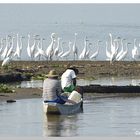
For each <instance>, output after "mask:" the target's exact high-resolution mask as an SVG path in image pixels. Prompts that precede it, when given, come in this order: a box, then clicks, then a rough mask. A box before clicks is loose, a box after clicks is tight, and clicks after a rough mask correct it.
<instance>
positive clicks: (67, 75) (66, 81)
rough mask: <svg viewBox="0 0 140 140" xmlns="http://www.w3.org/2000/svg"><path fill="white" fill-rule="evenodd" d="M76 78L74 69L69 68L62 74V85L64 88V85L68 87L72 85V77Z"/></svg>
mask: <svg viewBox="0 0 140 140" xmlns="http://www.w3.org/2000/svg"><path fill="white" fill-rule="evenodd" d="M74 78H76V74H75V72H74V70H71V69H67V70H66V71H65V72H64V73H63V74H62V76H61V87H62V89H64V87H68V86H70V85H72V84H73V83H72V79H74Z"/></svg>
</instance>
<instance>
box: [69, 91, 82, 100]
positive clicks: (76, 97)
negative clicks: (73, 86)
mask: <svg viewBox="0 0 140 140" xmlns="http://www.w3.org/2000/svg"><path fill="white" fill-rule="evenodd" d="M81 97H82V96H81V94H80V93H78V92H77V91H75V90H74V91H72V93H71V94H70V96H69V98H68V99H69V100H73V101H75V102H76V103H79V102H80V101H81Z"/></svg>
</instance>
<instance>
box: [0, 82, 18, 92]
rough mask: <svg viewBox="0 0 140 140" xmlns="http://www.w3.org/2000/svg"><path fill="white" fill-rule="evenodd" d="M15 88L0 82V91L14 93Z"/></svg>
mask: <svg viewBox="0 0 140 140" xmlns="http://www.w3.org/2000/svg"><path fill="white" fill-rule="evenodd" d="M14 92H15V90H14V89H13V87H11V86H9V85H6V84H0V93H14Z"/></svg>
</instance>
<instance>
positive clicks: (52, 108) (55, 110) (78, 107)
mask: <svg viewBox="0 0 140 140" xmlns="http://www.w3.org/2000/svg"><path fill="white" fill-rule="evenodd" d="M43 110H44V113H45V114H62V115H69V114H76V113H79V112H82V111H83V100H82V99H81V101H80V102H79V103H76V104H70V103H69V104H67V103H66V104H58V103H52V102H49V103H43Z"/></svg>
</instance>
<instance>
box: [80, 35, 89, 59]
mask: <svg viewBox="0 0 140 140" xmlns="http://www.w3.org/2000/svg"><path fill="white" fill-rule="evenodd" d="M87 42H88V40H87V37H86V38H85V41H84V44H85V45H84V48H83V50H82V52H81V54H80V55H79V59H85V58H86V52H87Z"/></svg>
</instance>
